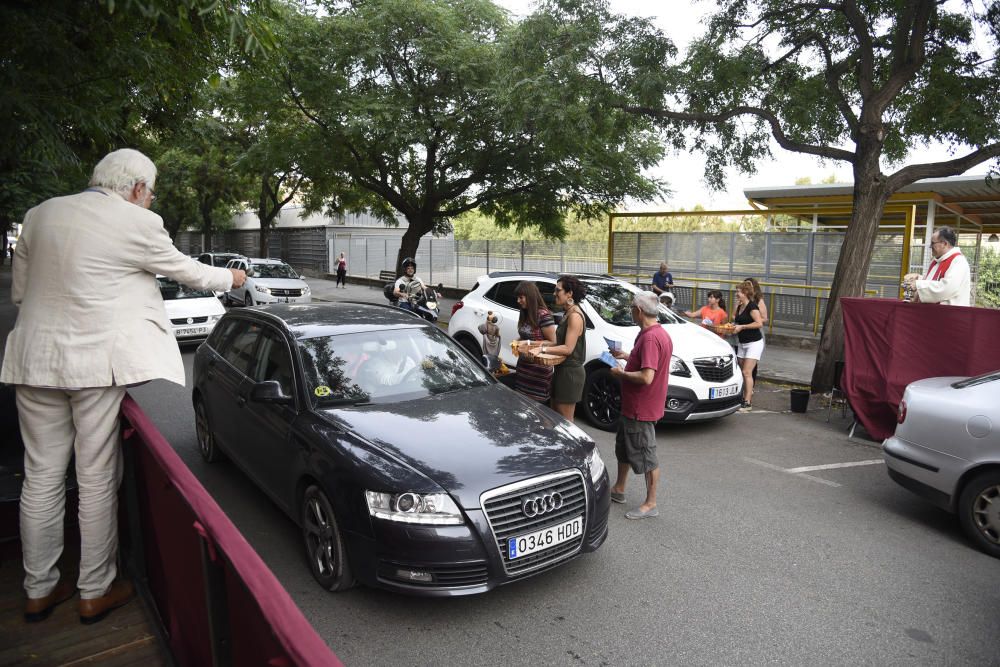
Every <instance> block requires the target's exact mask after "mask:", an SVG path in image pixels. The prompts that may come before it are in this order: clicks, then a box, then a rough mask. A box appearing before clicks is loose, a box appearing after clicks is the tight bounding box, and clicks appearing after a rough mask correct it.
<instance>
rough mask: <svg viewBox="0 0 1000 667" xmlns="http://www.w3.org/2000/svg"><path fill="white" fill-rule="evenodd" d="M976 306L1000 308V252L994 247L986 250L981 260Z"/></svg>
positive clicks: (977, 281) (977, 277)
mask: <svg viewBox="0 0 1000 667" xmlns="http://www.w3.org/2000/svg"><path fill="white" fill-rule="evenodd" d="M976 305H978V306H983V307H985V308H1000V250H998V249H996V248H994V247H990V248H985V249H984V250H983V254H982V256H981V257H980V258H979V271H978V273H977V274H976Z"/></svg>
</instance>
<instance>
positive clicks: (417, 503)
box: [365, 491, 465, 526]
mask: <svg viewBox="0 0 1000 667" xmlns="http://www.w3.org/2000/svg"><path fill="white" fill-rule="evenodd" d="M365 500H367V501H368V513H369V514H371V515H372V516H373V517H376V518H378V519H387V520H389V521H400V522H402V523H427V524H432V525H435V526H456V525H461V524H463V523H465V520H464V519H462V513H461V512H460V511H459V509H458V505H456V504H455V501H454V500H452V499H451V497H450V496H449V495H448V494H447V493H413V492H410V491H408V492H406V493H381V492H379V491H365Z"/></svg>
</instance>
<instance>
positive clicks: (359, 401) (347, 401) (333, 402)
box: [319, 398, 372, 408]
mask: <svg viewBox="0 0 1000 667" xmlns="http://www.w3.org/2000/svg"><path fill="white" fill-rule="evenodd" d="M371 403H372V402H371V399H370V398H332V399H320V400H319V405H320V406H322V407H324V408H332V407H337V406H340V405H371Z"/></svg>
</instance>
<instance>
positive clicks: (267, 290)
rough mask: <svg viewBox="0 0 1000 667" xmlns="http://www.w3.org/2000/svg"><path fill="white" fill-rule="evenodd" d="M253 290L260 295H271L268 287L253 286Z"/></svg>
mask: <svg viewBox="0 0 1000 667" xmlns="http://www.w3.org/2000/svg"><path fill="white" fill-rule="evenodd" d="M253 288H254V289H255V290H257V291H258V292H260V293H261V294H270V293H271V288H270V287H264V286H263V285H254V286H253Z"/></svg>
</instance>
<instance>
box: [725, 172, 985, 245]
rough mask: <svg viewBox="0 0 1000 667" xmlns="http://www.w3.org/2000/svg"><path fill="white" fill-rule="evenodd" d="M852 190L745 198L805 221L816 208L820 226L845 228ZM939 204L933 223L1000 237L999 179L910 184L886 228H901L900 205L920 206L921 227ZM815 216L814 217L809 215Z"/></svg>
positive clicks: (799, 189) (819, 188) (790, 189)
mask: <svg viewBox="0 0 1000 667" xmlns="http://www.w3.org/2000/svg"><path fill="white" fill-rule="evenodd" d="M852 188H853V186H851V185H845V184H832V185H788V186H782V187H767V188H747V189H745V190H744V191H743V193H744V194H745V195H746V196H747V199H748V200H749V201H750V204H751V205H752V206H754V207H755V208H761V207H763V208H767V209H768V210H770V211H772V212H780V211H781V209H783V208H788V209H792V208H794V209H796V211H795V213H794V214H793V215H796V216H798V217H803V216H802V209H803V208H805V207H811V208H815V210H816V214H817V223H818V224H820V225H847V224H848V223H849V222H850V217H851V214H850V205H851V195H852ZM932 201H933V202H935V207H934V213H935V224H936V225H941V224H952V223H951V220H950V219H949V218H952V219H953V218H956V217H957V218H959V219H960V226H961V227H962V231H963V232H965V231H967V230H968V231H972V230H970V229H969V227H972V225H968V223H973V225H975V226H978V227H980V228H981V229H976V230H975V231H982V232H983V233H986V234H996V233H1000V178H994V179H989V177H988V176H986V175H975V176H951V177H949V178H931V179H926V180H923V181H917V182H915V183H912V184H910V185H908V186H906V187H904V188H902V189H901V190H900V191H898V192H897V193H896V194H894V195H892V197H891V198H890V200H889V206H890V207H892V208H893V209H894V210H895V211H897V212H895V213H894V212H890V211H887V212H886V215H885V216H884V218H883V223H884V224H890V225H891V224H900V222H901V221H902V218H903V217H904V216H903V215H902V214H901V213H899V212H898V208H897V207H900V206H907V205H916V206H917V219H916V220H915V222H916V223H917V224H918V225H922V224H926V219H927V215H928V209H929V202H932ZM810 217H811V216H810Z"/></svg>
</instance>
